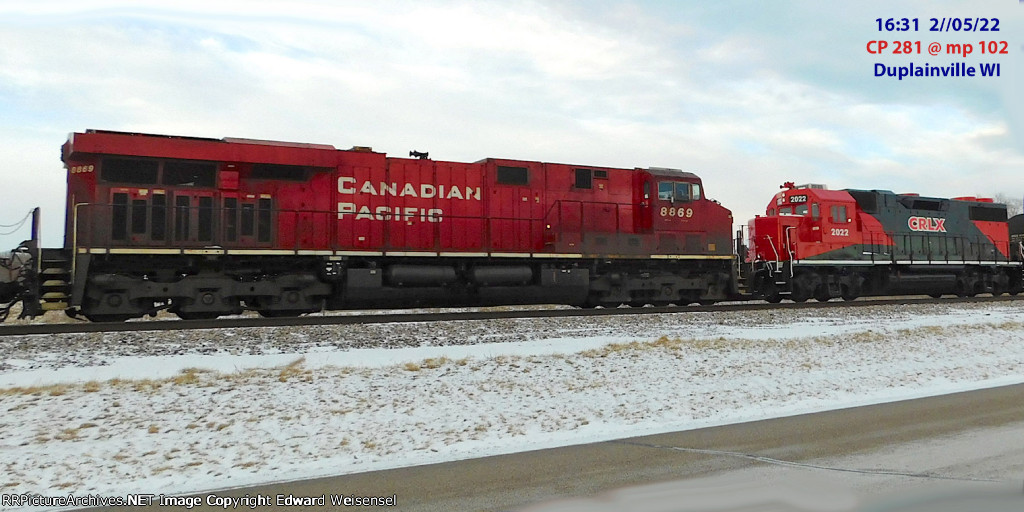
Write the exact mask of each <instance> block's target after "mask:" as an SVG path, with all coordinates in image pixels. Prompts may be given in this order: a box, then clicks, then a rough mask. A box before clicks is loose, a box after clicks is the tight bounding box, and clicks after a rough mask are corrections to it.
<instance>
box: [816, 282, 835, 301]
mask: <svg viewBox="0 0 1024 512" xmlns="http://www.w3.org/2000/svg"><path fill="white" fill-rule="evenodd" d="M814 300H816V301H818V302H828V301H830V300H832V296H831V295H829V293H828V286H826V285H823V284H822V285H818V289H817V290H814Z"/></svg>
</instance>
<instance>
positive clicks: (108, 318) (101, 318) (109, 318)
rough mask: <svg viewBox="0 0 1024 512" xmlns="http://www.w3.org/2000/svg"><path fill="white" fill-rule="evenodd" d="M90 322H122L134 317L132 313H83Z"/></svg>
mask: <svg viewBox="0 0 1024 512" xmlns="http://www.w3.org/2000/svg"><path fill="white" fill-rule="evenodd" d="M85 318H86V319H87V320H89V321H90V322H124V321H125V320H131V319H132V318H135V316H133V315H85Z"/></svg>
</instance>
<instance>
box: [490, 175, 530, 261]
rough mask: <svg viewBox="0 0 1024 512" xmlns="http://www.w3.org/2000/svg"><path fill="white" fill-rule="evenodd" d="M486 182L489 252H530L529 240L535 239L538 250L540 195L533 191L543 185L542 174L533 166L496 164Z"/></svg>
mask: <svg viewBox="0 0 1024 512" xmlns="http://www.w3.org/2000/svg"><path fill="white" fill-rule="evenodd" d="M491 169H493V173H491V176H490V178H489V180H488V183H489V186H490V192H491V193H490V194H489V195H488V198H487V201H488V203H489V204H488V218H489V222H488V224H489V230H488V237H489V245H490V250H491V251H498V252H501V251H509V252H530V251H531V250H533V249H534V248H533V245H532V243H531V240H532V239H531V236H536V237H537V238H536V239H537V240H538V242H539V243H538V244H537V245H538V247H537V249H540V248H541V247H542V246H543V243H542V242H540V240H541V238H540V237H542V236H543V230H542V227H543V226H541V223H542V221H543V217H542V215H543V213H541V214H538V215H535V214H534V213H535V212H536V211H541V210H542V205H541V198H540V193H539V192H537V193H535V192H534V190H533V188H534V187H540V186H542V185H543V175H542V170H541V168H540V166H539V165H537V164H535V163H533V162H514V161H499V162H498V163H497V165H495V166H494V167H491ZM535 219H536V220H535Z"/></svg>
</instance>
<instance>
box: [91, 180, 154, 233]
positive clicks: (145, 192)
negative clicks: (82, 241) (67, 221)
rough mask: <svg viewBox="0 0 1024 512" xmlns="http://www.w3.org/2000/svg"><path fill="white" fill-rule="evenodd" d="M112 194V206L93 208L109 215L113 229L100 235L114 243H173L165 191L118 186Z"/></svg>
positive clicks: (110, 202) (110, 204) (110, 227)
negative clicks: (169, 232)
mask: <svg viewBox="0 0 1024 512" xmlns="http://www.w3.org/2000/svg"><path fill="white" fill-rule="evenodd" d="M109 197H110V199H109V203H108V205H102V206H98V207H93V210H94V211H98V212H103V213H104V216H107V217H108V218H109V231H106V230H104V232H100V234H102V235H104V236H105V237H109V238H107V239H108V240H109V243H110V244H111V245H115V246H118V245H119V246H132V247H164V246H167V245H168V244H169V240H170V237H169V236H168V232H167V213H168V209H167V205H168V195H167V192H166V191H165V190H163V189H150V188H126V187H114V188H111V189H110V193H109ZM97 241H98V240H97Z"/></svg>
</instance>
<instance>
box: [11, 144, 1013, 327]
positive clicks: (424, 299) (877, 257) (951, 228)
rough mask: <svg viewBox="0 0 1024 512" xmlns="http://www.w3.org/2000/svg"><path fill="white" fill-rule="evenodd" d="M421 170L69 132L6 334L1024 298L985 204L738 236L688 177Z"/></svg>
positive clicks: (295, 147)
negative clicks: (543, 311)
mask: <svg viewBox="0 0 1024 512" xmlns="http://www.w3.org/2000/svg"><path fill="white" fill-rule="evenodd" d="M410 157H411V158H395V157H388V156H387V155H384V154H382V153H378V152H374V151H372V150H371V149H370V148H366V147H353V148H351V149H348V150H339V149H336V148H335V147H333V146H327V145H317V144H298V143H286V142H274V141H260V140H249V139H230V138H228V139H204V138H194V137H172V136H161V135H148V134H140V133H122V132H111V131H95V130H90V131H86V132H84V133H75V134H72V135H71V137H70V138H69V140H68V141H67V143H66V144H64V147H63V154H62V159H63V161H64V164H65V167H66V168H67V171H68V173H67V178H68V186H67V208H66V216H65V219H66V225H65V231H64V233H65V236H64V246H63V247H61V248H53V249H50V248H39V247H38V245H37V243H38V242H37V237H36V236H35V232H36V229H33V236H32V239H31V240H29V241H27V242H25V243H24V244H23V245H22V247H20V248H19V249H18V250H16V251H14V252H12V253H6V254H0V318H2V317H6V314H7V312H8V311H9V309H10V306H11V305H13V304H15V303H17V302H18V301H20V302H21V303H22V305H23V307H22V316H36V315H38V314H41V313H42V312H45V311H48V310H64V311H66V312H67V313H68V314H69V315H72V316H78V315H82V316H84V317H86V318H88V319H90V320H94V321H119V320H125V319H129V318H134V317H140V316H143V315H147V314H155V313H156V312H158V311H160V310H163V309H166V310H169V311H171V312H173V313H175V314H177V315H178V316H180V317H181V318H184V319H200V318H215V317H217V316H221V315H230V314H236V313H240V312H242V311H244V310H254V311H257V312H259V313H260V314H262V315H264V316H289V315H299V314H302V313H309V312H315V311H320V310H323V309H345V308H367V307H381V308H394V307H410V306H457V305H500V304H526V303H538V304H539V303H560V304H570V305H577V306H617V305H620V304H629V305H634V306H638V305H646V304H654V305H668V304H689V303H694V302H699V303H713V302H715V301H720V300H725V299H732V300H744V299H760V298H763V299H766V300H768V301H770V302H778V301H780V300H782V299H784V298H785V299H791V300H794V301H798V302H799V301H805V300H807V299H809V298H815V299H817V300H829V299H832V298H835V297H842V298H844V299H853V298H856V297H858V296H864V295H879V294H903V293H928V294H932V295H941V294H959V295H974V294H978V293H992V294H1000V293H1004V292H1009V293H1018V292H1019V291H1020V290H1021V260H1022V259H1024V254H1022V253H1021V239H1022V232H1024V225H1022V224H1024V221H1022V220H1021V219H1020V218H1014V219H1010V220H1009V222H1008V221H1007V218H1006V207H1005V206H1004V205H1001V204H995V203H993V202H992V201H991V200H987V199H977V198H971V197H960V198H954V199H938V198H926V197H918V196H916V195H913V194H904V195H896V194H893V193H892V192H888V191H881V190H839V191H830V190H826V189H825V188H824V187H822V186H802V187H796V186H793V184H792V183H788V184H786V185H785V186H784V190H783V191H781V192H779V193H778V194H776V195H775V197H774V198H773V199H772V201H771V203H770V204H769V205H768V207H767V209H766V212H765V213H766V215H765V216H759V217H757V218H755V219H753V220H752V221H750V223H749V225H748V233H747V237H746V239H745V240H744V239H743V237H742V236H741V235H742V234H739V235H740V236H737V238H736V239H735V240H734V239H733V238H732V224H733V218H732V214H731V213H730V211H729V210H727V209H726V208H724V207H722V206H721V205H720V204H718V202H716V201H713V200H711V199H709V198H708V196H707V192H706V190H705V189H704V187H703V183H702V182H701V179H700V178H699V177H698V176H696V175H694V174H692V173H689V172H683V171H682V170H678V169H666V168H646V169H645V168H634V169H619V168H609V167H595V166H585V165H566V164H554V163H543V162H535V161H524V160H510V159H497V158H488V159H485V160H481V161H478V162H474V163H460V162H445V161H436V160H430V159H428V158H427V155H426V154H422V153H418V152H411V153H410ZM1011 228H1012V229H1011Z"/></svg>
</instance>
